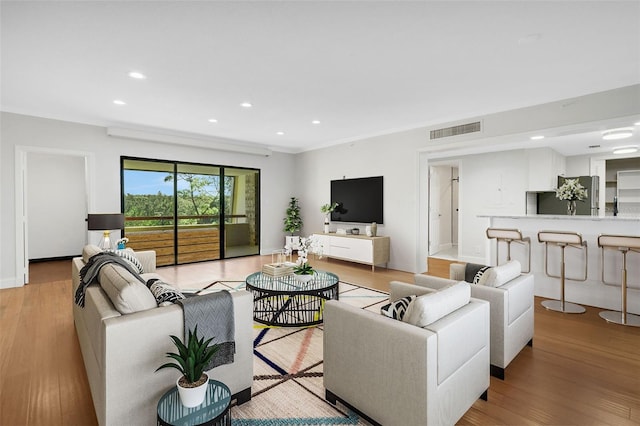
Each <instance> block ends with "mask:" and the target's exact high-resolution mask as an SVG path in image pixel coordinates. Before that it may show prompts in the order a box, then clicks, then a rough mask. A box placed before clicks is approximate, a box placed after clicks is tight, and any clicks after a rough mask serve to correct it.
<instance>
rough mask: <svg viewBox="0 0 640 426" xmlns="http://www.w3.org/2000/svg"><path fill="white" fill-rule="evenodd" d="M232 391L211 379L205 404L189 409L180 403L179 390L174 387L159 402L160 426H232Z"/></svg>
mask: <svg viewBox="0 0 640 426" xmlns="http://www.w3.org/2000/svg"><path fill="white" fill-rule="evenodd" d="M230 404H231V391H230V390H229V388H228V387H227V385H225V384H224V383H222V382H219V381H217V380H212V379H209V385H208V388H207V395H206V396H205V399H204V402H203V403H202V404H200V405H198V406H197V407H193V408H187V407H185V406H184V405H182V403H181V402H180V396H178V388H177V387H175V386H174V387H172V388H171V389H169V390H168V391H167V393H165V394H164V395H162V397H161V398H160V401H158V425H163V426H165V425H172V426H192V425H216V426H231V413H230V412H229V407H230Z"/></svg>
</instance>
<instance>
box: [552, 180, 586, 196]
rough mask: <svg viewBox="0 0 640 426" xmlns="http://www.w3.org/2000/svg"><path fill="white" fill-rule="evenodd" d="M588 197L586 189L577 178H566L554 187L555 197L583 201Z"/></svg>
mask: <svg viewBox="0 0 640 426" xmlns="http://www.w3.org/2000/svg"><path fill="white" fill-rule="evenodd" d="M587 197H588V194H587V190H586V189H585V187H584V186H582V185H581V184H580V183H579V182H578V179H567V180H565V181H564V183H563V184H562V185H561V186H560V188H558V189H556V198H557V199H559V200H567V201H583V200H585V199H586V198H587Z"/></svg>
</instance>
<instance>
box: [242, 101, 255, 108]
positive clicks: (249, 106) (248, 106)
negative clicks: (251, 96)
mask: <svg viewBox="0 0 640 426" xmlns="http://www.w3.org/2000/svg"><path fill="white" fill-rule="evenodd" d="M240 106H241V107H242V108H251V107H252V106H253V104H252V103H251V102H243V103H241V104H240Z"/></svg>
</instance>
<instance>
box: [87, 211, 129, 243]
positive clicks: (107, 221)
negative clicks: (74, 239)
mask: <svg viewBox="0 0 640 426" xmlns="http://www.w3.org/2000/svg"><path fill="white" fill-rule="evenodd" d="M87 222H88V229H89V231H102V241H100V244H99V247H100V248H101V249H102V250H108V249H113V246H112V245H111V237H110V234H111V231H112V230H114V229H123V228H124V214H122V213H101V214H89V216H88V218H87Z"/></svg>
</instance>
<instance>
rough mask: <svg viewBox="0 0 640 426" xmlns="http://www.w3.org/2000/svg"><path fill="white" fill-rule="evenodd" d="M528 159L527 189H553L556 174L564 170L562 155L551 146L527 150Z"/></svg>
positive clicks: (556, 185) (556, 177)
mask: <svg viewBox="0 0 640 426" xmlns="http://www.w3.org/2000/svg"><path fill="white" fill-rule="evenodd" d="M527 159H528V161H529V182H528V190H529V191H553V190H555V189H556V188H557V187H558V176H564V175H565V172H566V169H567V167H566V160H565V157H564V156H563V155H561V154H560V153H558V152H557V151H554V150H553V149H551V148H536V149H529V150H527Z"/></svg>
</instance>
